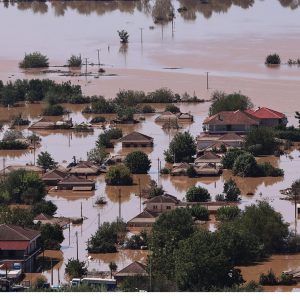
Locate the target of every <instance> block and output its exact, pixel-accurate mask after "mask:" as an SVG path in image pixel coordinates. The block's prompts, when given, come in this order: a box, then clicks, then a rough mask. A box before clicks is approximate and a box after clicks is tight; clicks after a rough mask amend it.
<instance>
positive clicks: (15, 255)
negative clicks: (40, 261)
mask: <svg viewBox="0 0 300 300" xmlns="http://www.w3.org/2000/svg"><path fill="white" fill-rule="evenodd" d="M40 250H41V233H40V232H39V231H37V230H32V229H28V228H23V227H20V226H16V225H8V224H0V265H1V264H6V266H8V267H9V268H13V266H14V264H20V265H21V268H22V270H23V272H33V270H34V267H35V262H36V257H37V255H38V254H39V252H40Z"/></svg>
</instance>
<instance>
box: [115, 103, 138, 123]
mask: <svg viewBox="0 0 300 300" xmlns="http://www.w3.org/2000/svg"><path fill="white" fill-rule="evenodd" d="M134 114H135V109H134V108H132V107H128V106H127V107H125V106H118V108H117V117H118V119H119V120H121V121H124V122H125V121H133V119H134Z"/></svg>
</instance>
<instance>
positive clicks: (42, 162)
mask: <svg viewBox="0 0 300 300" xmlns="http://www.w3.org/2000/svg"><path fill="white" fill-rule="evenodd" d="M36 163H37V165H38V166H40V167H41V168H43V169H44V171H47V170H52V169H54V168H56V166H57V162H55V161H54V159H53V158H52V156H51V154H50V153H49V152H47V151H45V152H43V151H42V152H41V153H40V154H39V155H38V157H37V161H36Z"/></svg>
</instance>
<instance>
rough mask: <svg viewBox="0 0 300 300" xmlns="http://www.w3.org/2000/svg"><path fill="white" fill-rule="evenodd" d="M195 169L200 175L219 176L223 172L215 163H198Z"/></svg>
mask: <svg viewBox="0 0 300 300" xmlns="http://www.w3.org/2000/svg"><path fill="white" fill-rule="evenodd" d="M195 170H196V173H197V174H198V175H199V176H219V175H220V174H221V173H222V169H221V168H220V167H218V166H217V165H216V164H215V163H206V164H200V165H199V164H198V165H196V166H195Z"/></svg>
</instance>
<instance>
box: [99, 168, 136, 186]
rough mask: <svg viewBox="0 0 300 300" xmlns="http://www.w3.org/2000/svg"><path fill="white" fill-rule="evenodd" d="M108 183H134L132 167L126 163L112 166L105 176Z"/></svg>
mask: <svg viewBox="0 0 300 300" xmlns="http://www.w3.org/2000/svg"><path fill="white" fill-rule="evenodd" d="M105 182H106V184H107V185H132V183H133V179H132V176H131V173H130V169H129V168H128V167H126V166H125V165H116V166H112V167H110V169H109V170H108V172H107V173H106V176H105Z"/></svg>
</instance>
